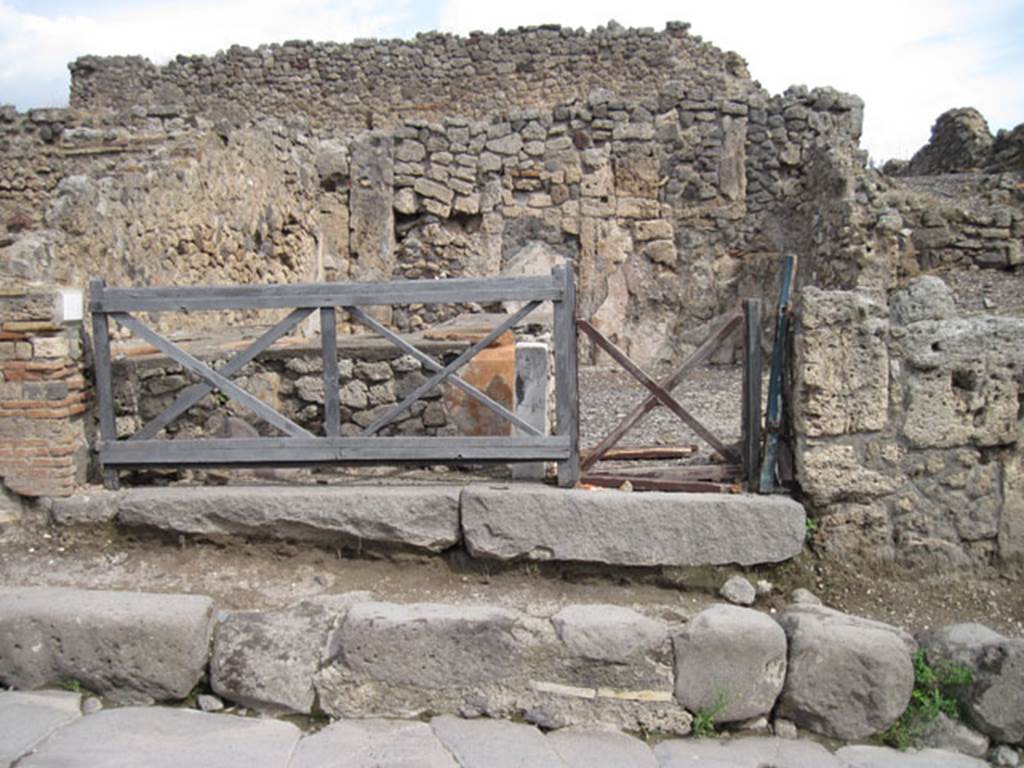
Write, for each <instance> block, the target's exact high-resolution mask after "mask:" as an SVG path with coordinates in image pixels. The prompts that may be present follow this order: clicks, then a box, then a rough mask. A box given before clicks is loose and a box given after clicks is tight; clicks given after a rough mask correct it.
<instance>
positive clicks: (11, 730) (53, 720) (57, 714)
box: [0, 691, 82, 768]
mask: <svg viewBox="0 0 1024 768" xmlns="http://www.w3.org/2000/svg"><path fill="white" fill-rule="evenodd" d="M81 699H82V697H81V696H79V695H78V694H77V693H64V692H63V691H38V692H32V693H23V692H20V691H4V692H0V768H7V767H8V766H9V765H11V764H12V763H13V762H14V761H15V760H17V759H18V758H19V757H21V756H22V755H24V754H26V753H27V752H28V751H29V750H30V749H32V747H34V746H36V745H37V744H39V743H40V742H41V741H43V739H45V738H46V737H47V736H49V735H50V734H51V733H53V732H54V731H56V730H57V729H58V728H60V727H61V726H64V725H67V724H68V723H71V722H74V721H75V720H77V719H78V718H79V717H80V716H81V714H82V710H81V708H80V707H81Z"/></svg>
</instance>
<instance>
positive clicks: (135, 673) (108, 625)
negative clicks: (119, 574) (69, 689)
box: [0, 587, 213, 703]
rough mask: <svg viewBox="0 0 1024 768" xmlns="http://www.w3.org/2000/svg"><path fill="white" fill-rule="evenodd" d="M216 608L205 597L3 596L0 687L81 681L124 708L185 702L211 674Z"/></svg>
mask: <svg viewBox="0 0 1024 768" xmlns="http://www.w3.org/2000/svg"><path fill="white" fill-rule="evenodd" d="M212 617H213V601H212V600H210V598H208V597H203V596H201V595H159V594H147V593H142V592H99V591H89V590H77V589H60V588H44V587H38V588H36V587H30V588H24V589H3V590H0V681H2V682H4V683H6V684H7V685H11V686H14V687H17V688H28V689H31V688H41V687H43V686H46V685H58V684H60V683H65V682H69V681H77V682H79V683H81V685H82V686H83V687H84V688H87V689H88V690H91V691H95V692H96V693H100V694H103V695H104V696H108V697H110V698H111V699H113V700H115V701H118V702H122V703H151V702H153V701H162V700H167V699H182V698H184V697H185V696H187V695H188V693H189V692H190V691H191V690H192V688H193V687H194V686H195V684H196V683H197V682H198V681H199V678H200V676H201V675H202V673H203V669H204V668H205V667H206V659H207V654H208V651H209V646H210V631H211V628H212V623H213V620H212Z"/></svg>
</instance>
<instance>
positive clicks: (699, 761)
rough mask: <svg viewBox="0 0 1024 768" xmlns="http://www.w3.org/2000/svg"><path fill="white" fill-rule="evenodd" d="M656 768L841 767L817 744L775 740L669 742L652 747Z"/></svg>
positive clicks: (687, 740) (677, 740)
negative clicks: (657, 767) (656, 760)
mask: <svg viewBox="0 0 1024 768" xmlns="http://www.w3.org/2000/svg"><path fill="white" fill-rule="evenodd" d="M654 755H655V757H657V758H658V765H659V766H660V768H691V767H692V766H696V767H697V768H766V767H767V766H771V768H844V765H843V763H842V761H840V760H838V759H836V758H835V757H833V756H832V754H830V753H829V751H828V750H827V749H825V748H824V747H823V746H821V745H820V744H816V743H814V742H811V741H788V740H786V739H775V738H762V737H757V738H747V739H734V740H730V741H715V740H713V739H671V740H669V741H663V742H661V743H660V744H658V745H657V746H656V747H655V748H654Z"/></svg>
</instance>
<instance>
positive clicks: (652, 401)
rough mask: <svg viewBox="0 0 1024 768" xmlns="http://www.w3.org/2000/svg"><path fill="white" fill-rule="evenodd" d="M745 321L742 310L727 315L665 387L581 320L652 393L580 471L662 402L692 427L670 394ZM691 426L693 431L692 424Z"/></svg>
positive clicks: (724, 451)
mask: <svg viewBox="0 0 1024 768" xmlns="http://www.w3.org/2000/svg"><path fill="white" fill-rule="evenodd" d="M742 320H743V313H742V312H740V311H738V310H737V311H735V312H731V313H729V314H728V315H726V316H725V317H724V318H723V319H722V321H721V322H720V323H719V324H718V326H717V327H716V328H715V329H714V330H713V331H712V332H711V334H710V335H709V336H708V337H707V339H705V340H704V343H703V344H701V345H700V346H699V347H698V348H697V350H696V351H695V352H694V353H693V354H692V355H691V356H690V358H689V359H688V360H687V361H686V362H685V363H683V364H682V365H681V366H680V367H679V368H678V369H677V370H676V371H675V372H674V373H673V374H672V375H671V376H669V377H668V378H667V379H665V381H663V382H662V383H661V384H657V383H655V382H654V381H653V379H651V378H650V377H649V376H647V374H646V373H643V371H641V370H640V369H639V368H638V367H637V366H636V365H635V364H633V363H632V361H630V360H629V359H628V358H627V357H626V356H625V355H624V354H623V353H622V352H621V351H620V350H619V349H618V348H617V347H615V346H614V345H613V344H612V343H611V342H610V341H608V340H607V339H604V337H603V336H600V333H598V332H597V330H596V329H594V328H593V327H592V326H591V325H590V324H589V323H586V321H580V322H579V327H580V329H581V330H583V331H584V332H585V333H587V335H588V336H590V335H591V331H593V333H596V334H597V335H598V336H600V337H601V338H602V339H604V341H605V343H606V344H607V346H605V345H604V344H602V345H601V346H602V348H603V349H605V351H606V352H608V354H610V355H612V357H613V358H615V359H616V361H617V362H619V363H620V365H621V364H622V360H621V359H619V357H621V358H622V359H625V360H626V361H627V363H628V364H629V366H632V368H633V369H635V370H630V368H629V367H626V366H623V367H626V370H627V371H629V373H630V374H632V375H633V376H637V373H640V374H642V376H643V378H641V377H639V376H637V378H638V380H639V381H640V383H642V384H643V385H644V386H645V387H646V388H647V389H648V390H649V391H650V393H651V394H649V395H648V396H647V398H646V399H645V400H644V401H643V402H642V403H640V404H639V405H637V406H636V407H635V408H634V409H633V410H632V411H630V412H629V414H628V415H627V416H626V417H625V418H624V419H623V420H622V421H621V422H619V424H618V425H617V426H616V427H615V428H614V429H613V430H612V431H611V432H609V433H608V434H607V435H605V437H604V438H602V439H601V441H600V442H599V443H598V444H597V446H596V447H595V448H594V449H593V450H592V451H591V452H590V453H588V454H587V455H586V456H585V457H584V458H583V459H582V460H581V462H580V469H581V470H582V471H584V472H586V471H587V470H589V469H590V468H591V467H592V466H594V464H596V463H597V462H598V461H600V460H601V458H602V457H603V456H604V454H605V453H606V452H607V451H608V449H609V448H612V447H614V446H615V445H616V444H617V443H618V442H619V440H621V439H622V438H623V437H624V436H625V434H626V433H627V432H628V431H629V430H630V429H632V428H633V427H634V426H635V425H636V424H637V422H639V421H640V419H642V418H643V417H644V416H646V415H647V414H648V413H650V412H651V411H652V410H654V408H655V407H657V405H658V404H659V403H660V404H662V405H666V407H668V408H669V409H670V410H672V412H673V413H675V414H676V416H679V417H680V418H681V419H683V421H684V422H686V423H687V424H690V422H689V421H687V419H686V418H683V417H682V416H681V415H680V413H679V411H682V412H683V413H686V416H687V417H688V418H689V419H693V417H692V416H691V415H690V414H689V413H688V412H686V410H685V409H684V408H682V406H680V405H679V404H678V403H676V401H675V400H674V399H673V398H672V397H671V396H670V395H669V393H670V392H671V391H672V390H673V389H675V388H676V387H677V386H679V383H680V382H681V381H682V380H683V379H684V378H686V376H687V374H689V373H690V371H692V370H693V369H694V368H696V367H697V366H698V365H700V364H701V363H703V362H704V361H705V360H707V358H709V357H710V356H711V354H712V353H713V352H714V351H715V349H717V348H718V345H719V344H720V343H721V342H722V341H723V340H724V339H726V338H727V337H728V336H729V334H730V333H732V332H733V331H734V330H735V329H736V328H737V326H739V324H740V322H741V321H742ZM588 328H589V330H588ZM592 338H593V336H592ZM609 347H610V348H611V349H615V352H616V354H617V355H618V356H619V357H616V354H613V353H612V352H611V351H610V349H609ZM650 384H653V385H654V387H655V389H652V388H651V386H649V385H650ZM655 390H660V392H661V394H662V395H664V396H665V397H666V398H667V400H668V401H671V402H672V403H674V404H675V406H676V407H678V408H679V411H677V410H676V409H675V408H673V406H670V405H668V404H667V402H666V399H664V398H663V397H661V396H660V395H659V394H656V393H655ZM693 421H695V422H696V419H693ZM697 424H698V425H699V426H700V428H701V429H702V430H703V431H704V432H706V433H707V435H710V437H711V438H712V440H714V442H711V441H710V440H709V441H708V442H709V443H710V444H711V445H712V446H713V447H714V448H715V450H717V451H718V452H719V453H721V454H722V455H723V457H725V458H726V459H727V460H728V461H738V457H737V456H736V455H735V454H734V453H733V452H732V451H731V450H729V449H728V448H726V447H725V446H724V445H722V443H721V441H720V440H718V439H717V438H716V437H715V436H714V435H713V434H712V433H710V432H709V431H708V430H706V429H704V427H703V426H702V425H700V423H699V422H697ZM690 426H691V428H692V424H691V425H690ZM694 431H696V430H694ZM698 434H700V436H701V437H703V438H704V439H705V440H707V439H708V438H707V436H706V435H705V434H701V432H698ZM716 443H717V445H716Z"/></svg>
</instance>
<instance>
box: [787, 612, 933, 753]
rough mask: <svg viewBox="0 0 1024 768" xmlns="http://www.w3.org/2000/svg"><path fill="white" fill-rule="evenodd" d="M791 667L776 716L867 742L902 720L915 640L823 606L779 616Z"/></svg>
mask: <svg viewBox="0 0 1024 768" xmlns="http://www.w3.org/2000/svg"><path fill="white" fill-rule="evenodd" d="M779 623H780V624H781V625H782V628H783V629H784V630H785V632H786V637H787V638H788V640H789V672H788V674H787V676H786V684H785V686H784V687H783V690H782V696H781V697H780V698H779V704H778V707H777V709H776V715H777V716H778V717H783V718H786V719H789V720H792V721H793V722H794V723H796V724H797V725H799V726H801V727H803V728H807V729H808V730H810V731H814V732H815V733H821V734H824V735H826V736H832V737H834V738H838V739H846V740H852V739H863V738H867V737H868V736H871V735H873V734H876V733H880V732H882V731H884V730H885V729H886V728H888V727H889V726H890V725H892V724H893V723H894V722H896V720H897V718H899V716H900V715H901V714H902V713H903V710H904V709H906V707H907V704H908V703H909V702H910V693H911V690H912V688H913V686H914V669H913V663H912V660H911V659H912V656H913V653H914V651H915V650H916V645H915V644H914V641H913V638H911V637H910V636H909V635H908V634H907V633H906V632H904V631H902V630H900V629H897V628H896V627H893V626H890V625H889V624H883V623H881V622H877V621H870V620H868V619H862V618H858V617H856V616H848V615H846V614H843V613H840V612H839V611H834V610H832V609H831V608H824V607H821V606H810V605H805V606H793V607H790V608H789V609H787V610H786V612H785V613H784V614H783V615H782V616H781V617H780V618H779Z"/></svg>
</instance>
